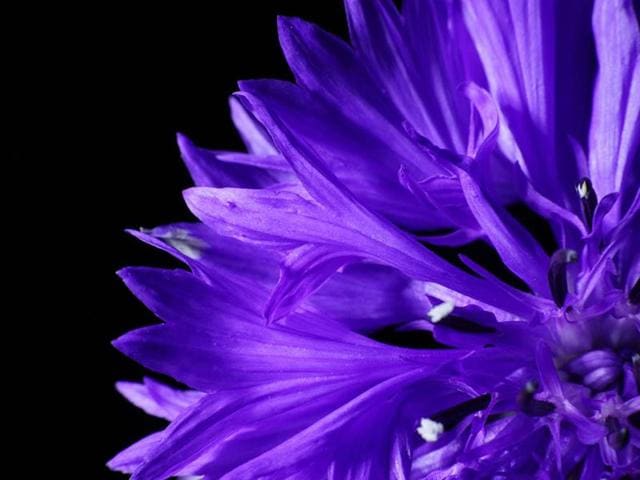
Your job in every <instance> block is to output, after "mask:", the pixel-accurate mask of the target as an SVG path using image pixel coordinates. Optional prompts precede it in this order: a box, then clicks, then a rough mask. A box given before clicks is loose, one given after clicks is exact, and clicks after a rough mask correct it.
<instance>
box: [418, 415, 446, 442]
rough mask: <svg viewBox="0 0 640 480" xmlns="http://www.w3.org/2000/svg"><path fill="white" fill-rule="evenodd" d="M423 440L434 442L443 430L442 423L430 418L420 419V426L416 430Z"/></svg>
mask: <svg viewBox="0 0 640 480" xmlns="http://www.w3.org/2000/svg"><path fill="white" fill-rule="evenodd" d="M416 431H417V432H418V434H419V435H420V436H421V437H422V439H423V440H424V441H425V442H429V443H432V442H436V441H437V440H438V438H440V435H442V432H444V425H442V424H441V423H439V422H434V421H433V420H431V419H430V418H422V419H420V426H419V427H418V429H417V430H416Z"/></svg>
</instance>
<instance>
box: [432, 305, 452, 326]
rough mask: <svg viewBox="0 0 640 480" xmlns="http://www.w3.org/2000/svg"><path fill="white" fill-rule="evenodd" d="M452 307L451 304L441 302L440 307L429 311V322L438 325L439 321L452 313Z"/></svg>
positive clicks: (437, 306)
mask: <svg viewBox="0 0 640 480" xmlns="http://www.w3.org/2000/svg"><path fill="white" fill-rule="evenodd" d="M454 307H455V305H454V304H453V303H452V302H442V303H441V304H440V305H436V306H435V307H433V308H432V309H431V310H429V312H428V313H427V315H428V316H429V319H430V320H431V322H433V323H438V322H439V321H440V320H442V319H443V318H445V317H446V316H447V315H449V314H450V313H451V312H453V308H454Z"/></svg>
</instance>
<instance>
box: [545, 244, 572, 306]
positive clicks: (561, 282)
mask: <svg viewBox="0 0 640 480" xmlns="http://www.w3.org/2000/svg"><path fill="white" fill-rule="evenodd" d="M577 259H578V254H577V253H576V251H575V250H569V249H562V250H558V251H557V252H556V253H554V254H553V255H552V256H551V261H550V262H549V271H548V273H547V277H548V279H549V288H550V289H551V296H552V297H553V301H554V302H556V305H557V306H558V307H562V306H563V305H564V301H565V300H566V298H567V292H568V287H567V265H569V264H570V263H574V262H575V261H576V260H577Z"/></svg>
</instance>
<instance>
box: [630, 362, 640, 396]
mask: <svg viewBox="0 0 640 480" xmlns="http://www.w3.org/2000/svg"><path fill="white" fill-rule="evenodd" d="M631 367H632V368H633V378H635V380H636V388H637V389H638V390H640V354H637V353H635V354H634V355H633V357H631Z"/></svg>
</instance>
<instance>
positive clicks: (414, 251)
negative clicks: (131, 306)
mask: <svg viewBox="0 0 640 480" xmlns="http://www.w3.org/2000/svg"><path fill="white" fill-rule="evenodd" d="M585 6H586V4H585V3H584V2H578V1H566V2H564V1H563V2H551V1H545V0H532V1H530V2H518V1H515V0H512V1H509V0H503V1H497V0H496V1H488V0H477V1H476V0H474V1H462V2H460V1H456V0H449V1H447V2H432V1H426V0H406V1H405V2H404V4H403V6H402V9H401V11H398V10H397V9H396V8H395V7H394V6H393V4H392V2H391V1H389V0H377V1H363V0H347V1H346V8H347V14H348V21H349V29H350V35H351V45H348V44H346V43H345V42H343V41H342V40H340V39H338V38H336V37H334V36H331V35H330V34H328V33H326V32H324V31H322V30H320V29H319V28H317V27H315V26H314V25H311V24H308V23H305V22H303V21H301V20H297V19H289V18H282V19H280V20H279V32H280V40H281V44H282V47H283V50H284V53H285V56H286V58H287V60H288V62H289V65H290V66H291V69H292V71H293V73H294V75H295V78H296V82H295V83H288V82H283V81H273V80H261V81H246V82H241V83H240V91H239V92H238V93H237V94H235V95H234V96H233V97H232V99H231V112H232V118H233V121H234V123H235V125H236V127H237V128H238V131H239V132H240V134H241V136H242V138H243V139H244V141H245V143H246V146H247V150H248V152H247V153H237V152H220V151H207V150H204V149H201V148H199V147H197V146H195V145H194V144H192V143H191V142H190V141H189V140H188V139H187V138H186V137H184V136H179V138H178V143H179V146H180V149H181V152H182V155H183V158H184V160H185V162H186V164H187V167H188V169H189V171H190V172H191V174H192V177H193V179H194V182H195V183H196V187H194V188H191V189H189V190H187V191H186V192H185V199H186V202H187V204H188V206H189V208H190V209H191V211H192V212H193V213H194V214H195V215H196V216H197V217H198V219H199V220H200V221H201V222H202V223H196V224H178V225H170V226H165V227H159V228H155V229H152V230H142V231H134V232H132V234H134V235H135V236H137V237H138V238H140V239H141V240H143V241H145V242H147V243H149V244H151V245H153V246H155V247H158V248H160V249H162V250H165V251H168V252H169V253H171V254H172V255H174V256H176V257H178V258H179V259H181V260H182V261H184V263H185V264H186V265H187V266H188V267H189V269H190V272H187V271H184V270H158V269H151V268H128V269H125V270H123V271H122V272H121V273H120V275H121V276H122V278H123V280H124V281H125V282H126V284H127V285H128V286H129V288H130V289H131V290H132V291H133V293H134V294H135V295H136V296H138V297H139V298H140V300H141V301H142V302H144V303H145V304H146V305H147V306H148V307H149V308H150V309H151V310H152V311H153V312H154V313H155V314H156V315H157V316H158V317H159V318H160V319H161V320H162V321H163V323H162V324H159V325H154V326H150V327H146V328H143V329H139V330H136V331H133V332H130V333H128V334H126V335H124V336H123V337H121V338H120V339H118V340H116V342H115V345H116V347H117V348H118V349H120V350H121V351H122V352H124V353H125V354H127V355H128V356H130V357H132V358H133V359H135V360H137V361H139V362H140V363H142V364H143V365H145V366H146V367H148V368H150V369H151V370H154V371H157V372H160V373H163V374H165V375H169V376H171V377H173V378H175V379H176V380H178V381H180V382H182V383H184V384H185V385H187V386H188V387H189V388H190V390H187V391H176V390H174V389H172V388H169V387H167V386H164V385H162V384H159V383H157V382H155V381H153V380H149V379H147V380H145V382H144V383H143V384H136V383H121V384H119V385H118V388H119V390H120V391H121V392H122V393H123V394H124V395H125V396H126V397H127V398H129V399H130V400H131V401H132V402H133V403H135V404H136V405H138V406H140V407H141V408H143V409H144V410H145V411H146V412H147V413H149V414H152V415H156V416H160V417H163V418H166V419H168V420H169V421H170V422H171V423H170V425H169V426H168V427H167V428H166V429H165V430H164V431H162V432H158V433H156V434H153V435H151V436H149V437H147V438H145V439H143V440H141V441H139V442H138V443H136V444H134V445H133V446H132V447H130V448H129V449H127V450H125V451H124V452H122V453H120V454H119V455H118V456H116V457H115V458H114V459H113V460H112V461H111V462H110V464H109V465H110V467H111V468H113V469H116V470H121V471H123V472H129V473H133V477H132V478H134V479H137V480H152V479H154V480H155V479H165V478H169V477H172V476H188V475H196V476H198V477H199V478H205V479H216V478H228V479H236V478H237V479H246V478H274V479H276V478H277V479H280V478H305V479H307V478H335V479H347V478H353V479H356V478H358V479H365V478H366V479H378V478H379V479H386V478H397V479H401V478H416V479H444V478H492V479H494V478H582V479H591V478H598V479H599V478H621V477H622V476H624V475H628V478H631V476H632V475H633V474H634V473H636V474H637V473H638V469H640V418H639V416H640V393H639V389H640V316H639V312H640V283H639V278H640V248H639V247H638V245H640V193H639V191H640V159H639V157H638V152H639V148H638V147H639V143H640V121H639V118H640V60H639V59H640V32H639V28H638V21H637V18H636V15H635V13H634V10H633V6H632V3H631V1H630V0H595V1H594V2H593V5H588V7H589V8H585ZM594 59H596V60H597V70H595V69H594V67H593V64H594ZM522 212H525V214H524V215H523V214H522ZM523 218H524V220H523ZM532 225H535V227H534V228H532ZM542 230H548V232H549V234H548V235H547V236H546V239H547V240H546V241H544V242H541V238H542V237H544V235H541V233H542ZM458 248H459V249H458ZM479 250H482V251H484V252H486V255H482V256H480V257H478V256H477V255H475V254H476V253H477V252H478V251H479ZM491 255H492V256H491ZM486 258H494V259H495V260H494V261H492V262H490V263H489V264H487V262H486V261H485V262H484V264H483V262H482V260H483V259H484V260H486Z"/></svg>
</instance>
